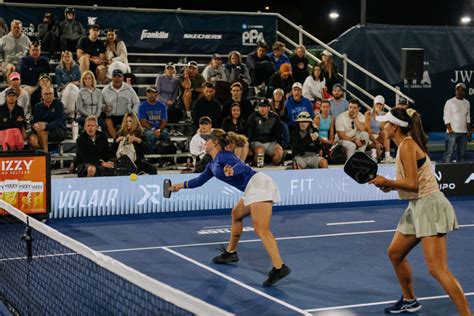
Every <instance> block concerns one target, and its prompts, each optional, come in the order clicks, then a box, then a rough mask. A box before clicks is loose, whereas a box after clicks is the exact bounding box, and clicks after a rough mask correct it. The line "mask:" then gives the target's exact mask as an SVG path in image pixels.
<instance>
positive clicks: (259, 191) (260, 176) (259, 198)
mask: <svg viewBox="0 0 474 316" xmlns="http://www.w3.org/2000/svg"><path fill="white" fill-rule="evenodd" d="M242 199H243V200H244V205H245V206H247V205H250V204H252V203H256V202H265V201H272V202H273V203H276V202H279V201H280V200H281V198H280V192H279V191H278V186H277V185H276V183H275V181H274V180H273V179H272V177H270V176H268V175H266V174H264V173H263V172H257V173H256V174H254V175H253V177H252V178H250V181H249V183H247V186H246V187H245V191H244V195H243V196H242Z"/></svg>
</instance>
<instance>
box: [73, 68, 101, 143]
mask: <svg viewBox="0 0 474 316" xmlns="http://www.w3.org/2000/svg"><path fill="white" fill-rule="evenodd" d="M76 107H77V114H78V115H77V117H76V121H77V122H78V123H79V125H80V126H82V127H84V123H85V121H86V118H87V117H89V116H95V117H96V121H97V123H98V125H99V127H100V131H101V132H103V133H104V134H105V133H106V131H107V129H106V127H105V121H104V119H103V118H100V115H101V113H102V107H103V103H102V91H100V90H99V89H97V88H96V81H95V76H94V73H93V72H92V71H90V70H86V71H84V72H83V73H82V76H81V89H80V90H79V93H78V94H77V99H76Z"/></svg>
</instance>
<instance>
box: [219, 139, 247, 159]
mask: <svg viewBox="0 0 474 316" xmlns="http://www.w3.org/2000/svg"><path fill="white" fill-rule="evenodd" d="M227 136H229V137H228V140H229V144H228V145H227V146H225V150H227V151H230V152H233V153H234V155H236V156H237V157H239V159H240V160H241V161H243V162H245V161H246V160H247V155H248V153H249V142H248V139H247V137H245V135H242V134H235V133H234V132H228V133H227Z"/></svg>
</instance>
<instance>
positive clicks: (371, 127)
mask: <svg viewBox="0 0 474 316" xmlns="http://www.w3.org/2000/svg"><path fill="white" fill-rule="evenodd" d="M384 106H385V98H384V97H383V96H381V95H377V96H376V97H375V98H374V105H373V107H372V109H371V110H370V111H366V112H365V114H364V116H365V130H366V131H367V133H368V134H369V148H372V149H375V152H376V155H375V157H372V158H376V159H377V160H378V159H379V158H380V156H381V154H382V152H384V151H385V157H384V159H383V163H395V159H394V158H393V157H392V156H390V139H388V137H386V136H385V132H384V130H383V124H384V123H380V122H379V121H377V120H376V119H375V118H376V117H377V116H382V115H385V112H384V111H383V108H384ZM373 156H374V155H373Z"/></svg>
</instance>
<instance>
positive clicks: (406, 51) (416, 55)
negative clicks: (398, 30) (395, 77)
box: [400, 48, 425, 80]
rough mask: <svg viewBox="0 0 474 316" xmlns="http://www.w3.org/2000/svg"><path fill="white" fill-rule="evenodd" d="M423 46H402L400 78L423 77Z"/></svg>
mask: <svg viewBox="0 0 474 316" xmlns="http://www.w3.org/2000/svg"><path fill="white" fill-rule="evenodd" d="M424 58H425V50H424V49H423V48H402V54H401V58H400V64H401V67H400V79H402V80H403V79H421V78H422V77H423V60H424Z"/></svg>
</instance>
